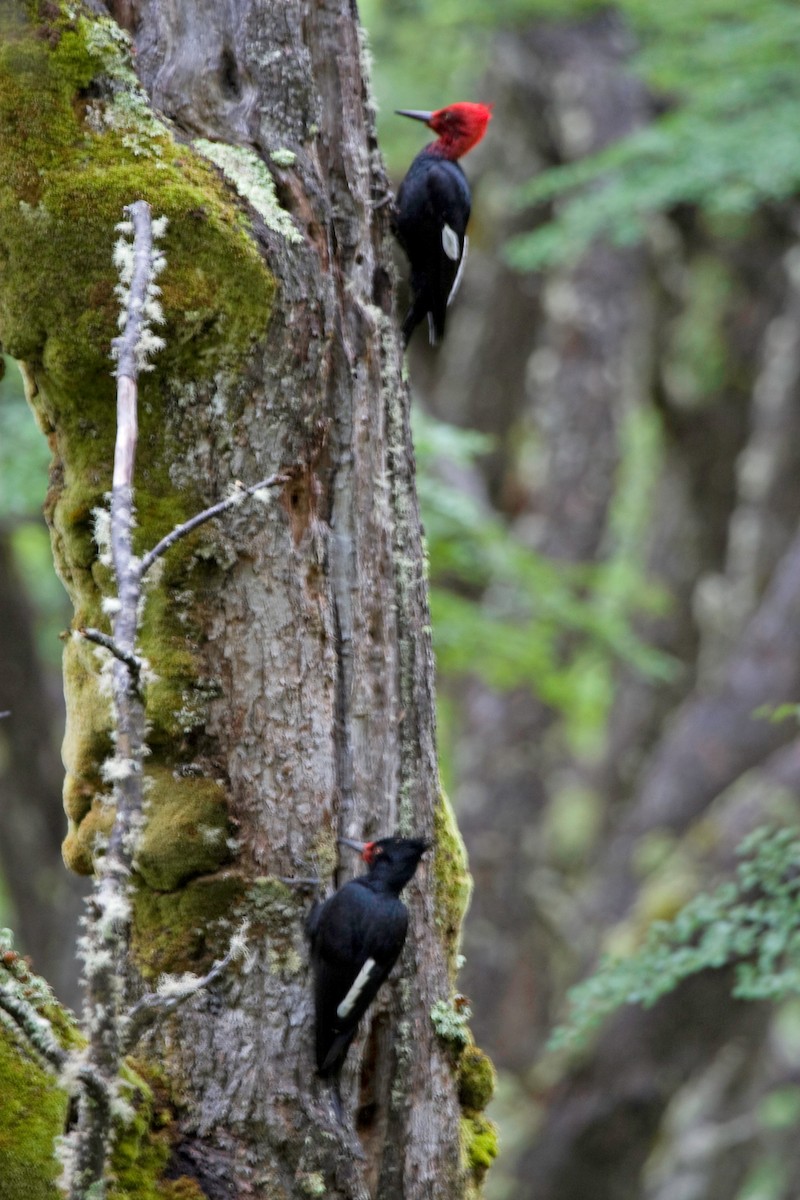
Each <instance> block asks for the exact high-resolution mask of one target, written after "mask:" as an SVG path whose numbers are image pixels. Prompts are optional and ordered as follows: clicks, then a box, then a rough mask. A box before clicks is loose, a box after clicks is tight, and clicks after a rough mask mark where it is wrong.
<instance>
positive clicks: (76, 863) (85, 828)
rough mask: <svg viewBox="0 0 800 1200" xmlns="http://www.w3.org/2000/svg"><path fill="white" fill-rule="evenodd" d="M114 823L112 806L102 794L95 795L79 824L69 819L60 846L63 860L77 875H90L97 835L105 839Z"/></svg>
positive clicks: (92, 867)
mask: <svg viewBox="0 0 800 1200" xmlns="http://www.w3.org/2000/svg"><path fill="white" fill-rule="evenodd" d="M113 824H114V806H113V805H111V804H108V803H106V801H105V800H104V799H103V797H102V796H95V798H94V800H93V801H92V805H91V808H90V809H89V811H88V812H87V813H86V814H85V815H84V816H83V817H82V819H81V821H80V823H79V824H74V823H73V822H72V821H70V826H69V830H68V831H67V836H66V837H65V838H64V841H63V844H62V846H61V853H62V855H63V858H64V862H65V863H66V865H67V866H68V867H69V868H70V870H71V871H76V872H77V873H78V875H91V874H92V873H93V871H94V854H95V849H96V847H97V839H98V837H99V838H101V839H102V840H103V841H105V840H106V839H107V838H108V837H109V835H110V834H111V829H112V826H113Z"/></svg>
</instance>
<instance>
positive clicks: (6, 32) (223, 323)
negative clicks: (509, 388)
mask: <svg viewBox="0 0 800 1200" xmlns="http://www.w3.org/2000/svg"><path fill="white" fill-rule="evenodd" d="M108 9H109V11H105V10H104V8H103V6H102V5H101V4H99V3H95V2H93V3H92V4H91V5H88V4H87V5H85V6H81V5H80V4H75V3H72V4H66V3H64V4H59V3H46V4H45V3H42V4H38V5H37V4H23V3H19V4H14V5H11V6H10V8H8V7H7V8H6V11H4V12H3V14H2V17H0V36H1V38H2V40H1V41H0V157H1V158H2V161H3V164H4V169H3V178H2V179H0V340H1V341H2V344H3V347H4V349H5V351H6V352H7V353H9V354H11V355H12V356H14V357H15V358H17V359H18V360H19V361H20V362H21V363H22V365H23V370H24V373H25V377H26V382H27V387H28V394H29V399H30V401H31V403H32V405H33V407H34V409H35V411H36V413H37V416H38V419H39V421H40V423H41V425H42V427H43V429H44V431H45V432H46V434H47V436H48V438H49V440H50V444H51V446H52V450H53V467H52V481H51V483H52V485H51V489H50V494H49V500H48V516H49V521H50V524H51V529H52V533H53V545H54V550H55V555H56V561H57V565H58V569H59V571H60V573H61V575H62V578H63V579H64V581H65V584H66V586H67V588H68V590H69V592H70V595H71V597H72V600H73V602H74V606H75V624H76V626H77V627H80V626H83V625H101V626H102V627H104V628H105V627H107V617H106V616H105V615H104V613H103V609H102V601H103V598H104V597H106V596H108V595H109V594H110V592H111V588H112V580H111V578H110V574H109V568H108V566H107V562H106V556H105V554H104V552H103V545H102V542H103V539H102V536H100V534H99V532H98V528H97V526H96V520H95V516H94V513H95V510H96V509H97V508H98V507H100V506H102V504H103V497H104V493H106V492H107V490H108V488H109V485H110V473H111V461H112V445H113V433H114V429H113V424H114V398H113V384H112V381H111V379H110V364H109V361H108V350H109V345H110V341H111V338H112V336H113V335H114V332H115V322H116V317H117V307H118V304H117V300H116V298H115V295H114V284H115V273H114V268H113V265H112V250H113V245H114V241H115V233H114V226H115V223H116V222H117V221H118V220H120V219H121V215H122V208H123V206H124V205H126V204H128V203H130V202H132V201H133V200H135V199H139V198H143V199H146V200H148V201H149V202H150V204H151V205H152V208H153V212H154V215H155V216H160V215H165V216H167V217H168V218H169V222H170V224H169V229H168V232H167V234H166V237H165V238H164V241H163V243H162V244H163V248H164V252H165V254H166V258H167V268H166V270H165V272H164V274H163V276H162V277H161V279H160V283H161V286H162V288H163V297H162V298H163V305H164V310H165V316H166V324H165V326H164V329H163V331H162V332H163V336H164V338H165V339H166V348H165V349H164V350H163V351H162V352H161V353H160V354H159V355H158V356H157V357H156V360H155V370H154V371H153V372H152V373H151V374H150V375H148V376H146V377H143V380H142V382H141V390H140V440H139V457H138V464H137V476H136V483H137V492H136V502H137V505H138V516H139V528H138V535H137V536H138V546H137V548H138V549H139V550H140V551H141V550H144V549H146V548H149V547H150V546H151V545H153V544H154V543H155V542H156V541H157V540H158V538H159V537H161V536H162V535H163V534H164V533H166V532H168V531H169V529H170V528H171V527H172V526H173V525H175V524H176V523H178V522H179V521H180V520H182V519H184V518H186V517H187V516H189V515H191V514H192V513H193V512H195V511H197V510H198V509H200V508H202V507H204V506H206V505H207V504H208V503H211V502H213V501H215V500H217V499H218V498H220V497H221V496H223V495H224V494H225V493H226V492H227V491H228V489H229V488H230V486H231V484H232V483H233V481H234V480H237V479H241V480H243V481H245V482H248V483H249V482H252V481H254V480H256V479H259V478H262V477H264V476H266V475H268V474H270V473H272V472H274V471H276V470H279V469H280V470H282V471H285V472H287V473H288V474H289V475H290V476H291V482H290V483H289V484H288V485H287V486H286V487H285V489H284V491H283V494H282V496H281V497H280V500H279V502H272V503H271V504H269V505H267V506H264V505H261V504H257V503H248V504H244V505H242V506H239V507H238V508H237V509H236V510H235V511H234V513H233V515H232V516H229V517H226V518H224V520H223V521H222V522H221V523H220V525H219V526H218V527H214V528H212V527H211V526H205V527H204V528H203V529H202V530H201V531H199V532H197V533H196V534H194V535H192V536H191V537H190V538H188V539H185V540H184V541H183V542H181V543H180V544H179V546H178V547H177V548H176V549H175V550H173V551H172V552H171V553H170V555H169V556H168V557H167V558H166V559H165V560H164V565H163V568H162V569H161V571H160V573H159V575H158V578H157V579H156V580H155V582H154V583H153V584H152V585H151V587H150V589H149V593H148V600H147V605H146V609H145V613H144V624H143V633H142V650H143V653H144V654H145V655H146V656H147V658H148V661H149V664H150V668H151V670H152V675H151V679H150V682H149V685H148V689H147V719H148V726H149V734H148V741H149V746H150V749H151V757H150V758H149V760H148V767H147V776H148V780H149V783H148V788H149V804H150V816H149V821H148V825H147V828H146V830H145V833H144V837H143V842H142V845H141V847H140V851H139V854H138V859H137V866H138V873H137V879H136V894H135V902H134V940H133V946H132V955H131V963H130V972H131V986H132V988H133V989H134V990H135V989H136V988H138V987H141V986H142V983H143V982H147V983H149V982H151V981H153V980H154V979H155V978H156V977H157V976H158V975H159V974H160V973H162V972H179V971H184V970H201V969H202V968H204V967H207V966H208V965H209V964H210V962H211V961H212V959H213V958H214V957H215V956H218V955H219V954H220V953H222V952H224V950H225V948H226V945H227V942H228V939H229V937H230V935H231V933H232V932H233V931H234V929H235V928H236V927H237V926H238V925H239V923H240V922H241V921H242V920H247V921H248V923H249V928H250V938H251V943H252V948H253V951H254V954H253V957H252V960H251V961H250V962H249V963H248V965H247V966H246V967H245V968H243V969H235V970H233V971H232V972H231V975H230V976H229V977H228V978H227V979H226V980H224V981H223V982H222V983H220V984H218V985H215V987H214V988H213V989H212V992H211V993H209V994H205V995H202V996H200V997H198V998H196V999H193V1000H192V1001H191V1002H189V1003H187V1004H186V1006H185V1007H184V1008H183V1009H182V1010H181V1011H180V1012H179V1013H178V1014H177V1015H174V1016H172V1017H171V1018H170V1019H169V1021H168V1023H167V1024H166V1026H164V1027H162V1028H160V1029H158V1030H157V1031H156V1032H155V1034H153V1035H151V1037H150V1040H149V1042H148V1043H147V1044H146V1045H145V1046H143V1047H141V1048H140V1055H139V1057H140V1061H143V1062H144V1065H145V1066H147V1064H148V1063H151V1064H158V1066H159V1069H160V1072H161V1073H162V1075H163V1081H164V1083H165V1084H166V1089H167V1093H168V1096H169V1098H170V1101H171V1103H172V1105H173V1108H174V1112H175V1114H176V1116H175V1120H174V1122H173V1124H172V1126H171V1128H170V1137H171V1152H170V1161H169V1165H168V1168H167V1174H168V1175H169V1176H170V1177H171V1178H178V1177H184V1176H185V1177H188V1178H190V1179H193V1180H195V1181H196V1182H197V1184H198V1185H199V1187H200V1189H202V1193H203V1194H205V1195H207V1196H210V1197H215V1198H216V1197H219V1198H222V1197H226V1198H227V1197H245V1196H254V1197H255V1196H263V1197H266V1196H269V1197H276V1198H277V1197H287V1198H288V1197H301V1196H309V1195H326V1196H329V1197H341V1198H342V1200H344V1198H348V1200H349V1198H351V1197H365V1196H367V1195H370V1194H371V1195H380V1197H381V1198H382V1200H392V1198H393V1197H404V1198H405V1197H408V1198H411V1197H420V1198H421V1197H425V1198H426V1200H427V1198H431V1197H442V1198H444V1197H447V1198H448V1200H451V1198H453V1197H459V1196H462V1195H467V1194H471V1193H473V1192H474V1190H475V1186H476V1180H477V1178H478V1177H479V1176H480V1174H481V1173H482V1170H483V1169H484V1167H485V1162H482V1161H481V1160H482V1159H485V1158H486V1155H485V1154H483V1153H482V1152H481V1153H479V1152H478V1151H477V1150H476V1149H475V1146H474V1145H473V1147H472V1153H470V1143H469V1139H470V1138H472V1140H473V1143H477V1142H478V1139H479V1138H480V1137H483V1139H484V1140H485V1139H486V1137H487V1134H486V1128H485V1123H483V1122H482V1120H481V1118H480V1117H479V1116H478V1115H477V1114H476V1112H475V1110H474V1109H469V1110H468V1111H467V1113H466V1115H465V1114H464V1113H462V1111H461V1109H460V1108H459V1101H458V1090H459V1081H458V1061H457V1060H458V1055H457V1052H456V1051H455V1050H454V1049H453V1046H452V1045H451V1044H449V1043H448V1042H447V1041H446V1040H442V1039H441V1038H440V1037H439V1036H437V1034H436V1032H435V1030H434V1028H433V1025H432V1023H431V1019H430V1012H431V1009H432V1008H433V1006H434V1004H435V1002H436V1001H437V1000H441V1001H445V1002H447V1001H449V996H450V989H451V986H452V970H453V966H454V962H455V954H456V939H457V935H458V924H459V921H460V916H461V911H460V909H461V907H463V905H462V902H461V897H462V895H463V892H464V890H465V881H466V875H465V867H464V863H463V858H462V856H461V853H460V842H459V840H458V837H457V834H456V833H455V832H454V829H453V827H452V825H451V823H450V821H449V820H448V814H447V812H446V810H445V808H444V807H443V802H442V801H440V800H439V791H438V782H437V770H436V758H435V744H434V713H433V693H432V659H431V652H430V645H429V638H428V615H427V603H426V594H425V581H424V568H423V557H422V549H421V541H420V528H419V518H418V512H417V505H416V498H415V493H414V465H413V454H412V449H411V442H410V434H409V428H408V394H407V391H406V388H405V386H404V385H403V383H402V380H401V376H400V366H401V360H400V351H399V348H398V342H397V338H396V335H395V326H394V320H393V315H392V305H393V293H392V283H391V275H390V269H389V267H388V264H389V262H390V259H391V249H390V244H389V237H388V211H387V207H386V206H385V205H381V204H380V201H381V200H384V199H385V189H386V180H385V178H384V175H383V169H382V165H381V160H380V156H379V153H378V150H377V146H376V142H375V134H374V126H373V114H372V110H371V107H370V102H369V95H368V84H367V81H366V79H365V74H364V63H363V54H362V50H361V44H360V40H359V38H360V35H359V29H358V25H357V19H356V14H355V6H354V5H353V4H352V3H351V2H350V0H328V2H326V3H314V4H310V3H303V2H301V0H285V2H283V3H281V4H280V5H274V4H268V3H265V2H264V0H232V2H231V3H229V4H227V5H218V4H216V3H210V2H208V3H198V2H196V0H178V3H175V2H174V0H173V2H171V3H166V2H165V0H133V2H127V0H118V2H116V3H112V4H110V5H109V6H108ZM123 27H124V29H125V33H123V31H122V29H123ZM132 51H133V52H132ZM133 64H135V71H134V67H133ZM137 76H138V78H137ZM102 656H103V652H102V651H98V650H96V649H93V648H90V647H89V646H88V645H87V644H86V643H85V642H82V641H80V640H79V639H73V640H72V641H71V642H70V643H69V644H68V646H67V649H66V655H65V680H66V693H67V708H68V717H67V734H66V739H65V746H64V758H65V764H66V769H67V776H66V783H65V805H66V809H67V815H68V818H69V832H68V836H67V839H66V842H65V855H66V858H67V860H68V862H69V864H70V865H71V866H72V867H73V868H75V869H77V870H79V871H84V872H85V871H87V870H90V869H91V860H92V850H93V843H94V839H95V838H96V836H97V834H98V833H99V832H102V831H104V830H105V829H107V827H108V824H109V821H110V819H111V814H110V811H109V807H108V803H107V793H108V785H107V783H106V782H105V781H104V778H103V771H102V767H103V762H104V759H105V758H106V757H107V755H108V752H109V748H110V744H111V731H110V713H109V704H108V689H107V687H106V685H105V678H104V673H103V672H102V670H101V664H102ZM395 830H399V831H401V832H404V833H412V832H413V833H418V834H421V835H423V836H428V837H431V838H435V839H436V850H435V853H434V854H433V856H432V857H431V861H430V862H429V863H428V865H427V866H426V867H424V868H423V869H422V871H421V872H420V873H419V875H418V878H417V880H416V881H415V882H414V884H412V885H411V886H410V887H409V889H408V901H409V906H410V909H411V930H412V933H411V936H410V937H409V941H408V945H407V948H406V951H405V953H404V956H403V960H402V969H401V970H400V971H399V972H398V974H397V977H396V979H395V982H394V983H393V984H392V986H390V987H388V988H387V989H386V993H385V997H384V998H383V999H381V1000H380V1001H379V1003H378V1004H377V1005H376V1009H375V1014H374V1019H373V1020H372V1021H371V1022H370V1023H369V1027H368V1030H367V1031H366V1034H365V1036H364V1037H363V1038H362V1039H361V1041H360V1042H359V1044H358V1047H357V1052H355V1053H353V1055H352V1064H351V1066H350V1068H349V1069H348V1071H347V1073H346V1077H345V1081H344V1083H345V1089H344V1090H345V1095H346V1098H347V1104H348V1106H349V1107H351V1109H352V1110H353V1112H354V1113H355V1114H356V1117H357V1126H358V1131H359V1136H360V1140H361V1143H362V1146H363V1148H364V1153H365V1156H366V1157H365V1159H364V1160H363V1161H361V1160H359V1159H358V1158H357V1157H356V1156H355V1155H354V1152H353V1151H354V1145H353V1142H352V1139H351V1137H350V1135H349V1134H348V1133H347V1132H346V1131H344V1130H342V1129H341V1128H340V1127H339V1126H338V1125H337V1124H336V1121H335V1119H334V1117H333V1112H332V1109H331V1105H330V1102H329V1097H328V1093H327V1090H326V1087H325V1086H324V1085H322V1084H320V1083H319V1081H317V1080H316V1077H315V1076H314V1072H313V1062H312V1053H311V1024H312V1016H311V1008H310V994H309V987H308V970H307V955H306V949H305V943H304V937H303V925H304V919H305V915H306V911H307V907H308V897H307V893H304V892H302V891H301V890H299V889H297V888H293V887H290V886H287V885H286V883H285V882H282V879H285V878H286V877H291V876H295V875H298V876H307V875H309V874H310V873H312V872H314V871H318V872H319V874H320V876H321V878H322V881H323V887H328V886H330V885H331V883H332V882H334V881H341V872H340V869H339V864H338V854H337V843H336V838H337V836H339V835H351V836H352V835H357V836H363V837H371V836H373V835H374V836H379V835H382V834H385V833H387V832H391V831H395ZM342 869H343V870H347V869H348V867H347V866H346V865H344V864H343V867H342ZM461 1091H462V1096H463V1095H464V1087H463V1081H462V1089H461ZM481 1145H482V1143H481ZM478 1149H480V1145H479V1147H478ZM483 1149H484V1150H485V1149H486V1147H485V1146H484V1147H483ZM131 1186H133V1185H131ZM136 1186H137V1187H138V1190H137V1191H136V1194H137V1195H149V1194H150V1192H149V1191H147V1190H146V1188H145V1183H144V1181H143V1180H140V1181H139V1183H138V1185H136ZM147 1186H149V1187H152V1186H155V1185H152V1184H151V1183H150V1184H148V1185H147ZM164 1186H165V1187H166V1186H167V1185H164ZM153 1194H159V1195H161V1194H163V1195H167V1194H172V1193H171V1192H169V1191H168V1190H167V1191H155V1192H153ZM182 1194H183V1193H182Z"/></svg>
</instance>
